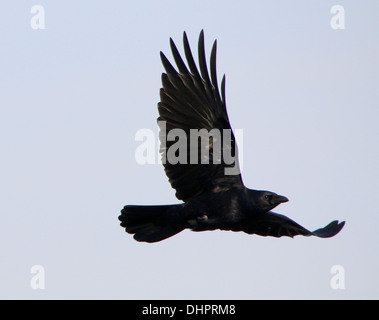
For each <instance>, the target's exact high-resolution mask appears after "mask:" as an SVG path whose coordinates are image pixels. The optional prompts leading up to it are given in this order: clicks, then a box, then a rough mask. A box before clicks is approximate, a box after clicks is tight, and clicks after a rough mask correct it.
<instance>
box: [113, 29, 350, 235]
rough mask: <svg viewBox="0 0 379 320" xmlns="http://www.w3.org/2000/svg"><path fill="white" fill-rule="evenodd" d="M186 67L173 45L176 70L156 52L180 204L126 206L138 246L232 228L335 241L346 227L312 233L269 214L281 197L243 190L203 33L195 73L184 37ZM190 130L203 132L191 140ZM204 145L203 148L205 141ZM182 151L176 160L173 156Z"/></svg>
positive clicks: (167, 149)
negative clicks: (189, 232)
mask: <svg viewBox="0 0 379 320" xmlns="http://www.w3.org/2000/svg"><path fill="white" fill-rule="evenodd" d="M183 40H184V50H185V55H186V59H187V62H188V66H189V69H188V68H187V66H186V65H185V63H184V61H183V60H182V58H181V56H180V54H179V52H178V50H177V48H176V46H175V44H174V42H173V41H172V40H171V39H170V45H171V50H172V53H173V56H174V59H175V62H176V64H177V67H178V69H179V72H177V71H176V70H175V68H174V67H173V66H172V65H171V64H170V62H169V61H168V60H167V58H166V57H165V56H164V54H163V53H161V59H162V63H163V65H164V67H165V69H166V72H167V73H164V74H162V84H163V88H162V89H161V92H160V95H161V102H159V103H158V110H159V115H160V117H159V118H158V125H159V126H160V129H161V131H160V140H161V153H162V163H163V165H164V168H165V172H166V175H167V176H168V178H169V181H170V183H171V186H172V187H173V188H174V189H176V196H177V198H178V199H180V200H183V203H181V204H174V205H158V206H136V205H127V206H125V207H124V208H123V209H122V210H121V215H120V217H119V219H120V221H121V226H122V227H124V228H125V230H126V231H127V232H128V233H131V234H134V238H135V239H136V240H137V241H145V242H157V241H161V240H163V239H166V238H168V237H171V236H173V235H175V234H177V233H179V232H181V231H182V230H184V229H190V230H192V231H207V230H216V229H220V230H231V231H243V232H246V233H248V234H258V235H261V236H273V237H281V236H289V237H293V236H296V235H304V236H317V237H321V238H328V237H332V236H334V235H335V234H337V233H338V232H339V231H340V230H341V229H342V227H343V226H344V222H341V223H338V221H333V222H331V223H330V224H328V225H327V226H326V227H324V228H321V229H318V230H315V231H313V232H311V231H309V230H307V229H305V228H303V227H302V226H300V225H299V224H297V223H296V222H294V221H293V220H291V219H289V218H288V217H286V216H283V215H280V214H277V213H274V212H272V211H271V210H272V209H273V208H275V207H276V206H278V205H279V204H280V203H283V202H287V201H288V199H287V198H286V197H283V196H280V195H278V194H276V193H273V192H270V191H260V190H252V189H248V188H246V187H245V185H244V184H243V182H242V177H241V174H240V171H239V165H238V149H237V144H236V140H235V137H234V134H233V132H232V129H231V125H230V122H229V118H228V114H227V110H226V102H225V76H224V77H223V79H222V83H221V95H220V92H219V89H218V85H217V75H216V42H215V43H214V45H213V48H212V53H211V65H210V76H209V74H208V69H207V65H206V61H205V60H206V59H205V50H204V34H203V31H202V32H201V33H200V38H199V65H200V72H199V71H198V69H197V67H196V64H195V62H194V59H193V57H192V53H191V50H190V47H189V43H188V39H187V36H186V34H185V33H184V38H183ZM194 130H198V131H199V130H200V131H199V132H200V133H201V134H199V135H198V136H196V137H195V141H197V143H193V142H194V138H193V136H192V133H193V131H194ZM204 141H205V143H203V142H204ZM178 153H179V155H178Z"/></svg>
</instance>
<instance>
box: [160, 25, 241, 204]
mask: <svg viewBox="0 0 379 320" xmlns="http://www.w3.org/2000/svg"><path fill="white" fill-rule="evenodd" d="M183 42H184V51H185V56H186V60H187V64H188V67H189V69H188V68H187V66H186V64H185V63H184V61H183V60H182V58H181V56H180V54H179V52H178V49H177V48H176V46H175V44H174V42H173V40H172V39H170V46H171V51H172V54H173V57H174V60H175V63H176V65H177V68H178V71H177V70H176V69H175V68H174V67H173V66H172V65H171V63H170V62H169V61H168V59H167V58H166V56H165V55H164V54H163V53H162V52H161V59H162V63H163V66H164V68H165V70H166V73H163V74H162V85H163V88H161V90H160V100H161V101H160V102H159V103H158V111H159V115H160V116H159V118H158V125H159V127H160V134H159V137H160V142H161V147H160V152H161V153H162V163H163V165H164V168H165V172H166V175H167V176H168V178H169V181H170V183H171V186H172V187H173V188H174V189H176V197H177V198H178V199H180V200H183V201H185V202H186V201H188V200H190V199H192V198H193V197H195V196H197V195H199V194H201V193H203V192H219V191H226V190H228V189H230V188H231V187H237V188H238V187H241V188H243V183H242V179H241V175H240V172H239V165H238V152H237V145H236V141H235V137H234V134H233V132H232V130H231V126H230V123H229V118H228V114H227V111H226V104H225V75H224V77H223V79H222V82H221V95H220V91H219V88H218V84H217V74H216V47H217V42H216V41H215V42H214V44H213V47H212V52H211V58H210V76H209V73H208V69H207V64H206V57H205V50H204V33H203V31H201V33H200V37H199V43H198V51H199V52H198V54H199V66H200V72H199V70H198V69H197V67H196V64H195V62H194V59H193V56H192V53H191V49H190V46H189V43H188V38H187V35H186V33H185V32H184V34H183ZM194 129H195V130H194ZM213 129H215V130H213ZM225 129H226V130H225ZM199 133H200V136H202V138H199V137H198V136H197V135H198V134H199ZM228 169H229V170H230V171H225V170H228Z"/></svg>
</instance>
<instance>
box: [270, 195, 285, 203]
mask: <svg viewBox="0 0 379 320" xmlns="http://www.w3.org/2000/svg"><path fill="white" fill-rule="evenodd" d="M287 201H289V200H288V198H286V197H284V196H280V195H276V196H274V197H273V198H272V199H271V202H272V204H275V205H278V204H281V203H283V202H287Z"/></svg>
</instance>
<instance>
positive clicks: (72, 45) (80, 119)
mask: <svg viewBox="0 0 379 320" xmlns="http://www.w3.org/2000/svg"><path fill="white" fill-rule="evenodd" d="M35 4H40V5H42V6H44V8H45V22H46V29H45V30H33V29H32V28H31V27H30V20H31V18H32V16H33V15H32V14H31V13H30V9H31V7H32V6H33V5H35ZM336 4H339V5H343V6H344V9H345V14H346V16H345V23H346V25H345V26H346V28H345V30H333V29H332V28H331V27H330V19H331V18H332V15H331V14H330V8H331V7H332V6H333V5H336ZM1 12H2V18H1V19H0V30H1V31H0V40H1V46H0V56H1V59H0V70H1V72H0V85H1V95H0V105H1V108H0V135H1V140H0V146H1V150H2V153H1V166H0V199H1V223H0V259H1V264H0V282H1V286H0V299H8V298H18V299H46V298H47V299H57V298H63V299H69V298H72V299H79V298H80V299H93V298H96V299H108V298H113V299H267V298H272V299H278V298H285V299H292V298H301V299H361V298H369V299H370V298H371V299H372V298H376V299H377V298H379V277H378V274H377V271H378V270H379V254H378V252H379V235H378V230H377V229H378V225H379V210H378V204H377V201H378V199H379V197H378V193H379V183H378V182H379V175H378V163H379V153H378V138H379V129H378V119H379V90H378V84H379V58H378V57H379V21H378V12H379V3H378V1H376V0H373V1H368V0H365V1H359V2H358V1H338V2H337V1H313V0H311V1H309V0H308V1H303V0H301V1H300V0H296V1H291V2H290V3H289V2H288V1H273V0H270V1H239V2H238V1H237V2H236V1H234V2H232V1H193V0H192V1H181V2H178V1H166V0H163V1H139V2H136V1H130V2H124V1H107V2H104V1H41V2H38V3H36V2H34V1H26V0H25V1H10V0H7V1H3V5H2V10H1ZM201 29H204V31H205V40H206V48H207V52H208V54H209V53H210V48H211V45H212V43H213V41H214V39H215V38H217V39H218V75H219V77H220V78H221V76H222V74H224V73H226V79H227V80H226V99H227V106H228V110H229V116H230V120H231V122H232V125H233V127H234V128H236V129H243V140H244V145H243V149H244V170H243V178H244V182H245V184H246V185H247V186H248V187H250V188H254V189H268V190H272V191H275V192H278V193H280V194H283V195H285V196H287V197H288V198H289V199H290V202H289V203H286V204H283V205H281V206H280V207H278V208H277V209H276V211H277V212H279V213H282V214H285V215H288V216H289V217H291V218H292V219H294V220H295V221H297V222H299V223H300V224H302V225H304V226H305V227H307V228H309V229H311V230H313V229H317V228H319V227H323V226H324V225H326V224H327V223H329V222H330V221H332V220H334V219H339V220H346V221H347V223H346V226H345V228H344V229H343V230H342V232H341V233H340V234H339V235H337V236H336V237H334V238H331V239H326V240H325V239H318V238H300V237H297V238H295V239H283V238H282V239H274V238H263V237H258V236H249V235H246V234H243V233H232V232H221V231H214V232H203V233H193V232H190V231H184V232H182V233H180V234H179V235H177V236H175V237H173V238H170V239H168V240H166V241H163V242H161V243H157V244H153V245H152V244H144V243H137V242H135V241H134V240H133V239H132V237H131V236H130V235H127V234H126V233H125V232H124V230H123V229H122V228H121V227H119V222H118V220H117V216H118V215H119V210H120V209H121V208H122V207H123V205H125V204H166V203H176V202H178V201H177V200H176V198H175V195H174V194H175V192H174V190H173V189H172V188H171V187H170V185H169V183H168V182H167V178H166V176H165V174H164V171H163V168H162V166H161V165H159V164H156V165H142V166H141V165H138V164H137V163H136V161H135V158H134V153H135V150H136V147H137V146H138V142H136V141H135V140H134V137H135V133H136V132H137V131H138V130H139V129H141V128H149V129H151V130H154V131H155V130H156V118H157V115H158V112H157V108H156V104H157V102H158V99H159V88H160V86H161V84H160V76H161V72H162V71H163V67H162V66H161V62H160V59H159V51H160V50H162V51H164V52H165V53H166V54H167V56H168V57H169V58H171V54H170V52H169V37H172V38H173V39H174V40H175V42H176V44H177V46H178V48H179V50H181V52H183V51H182V43H181V41H182V33H183V31H184V30H185V31H186V32H187V35H188V36H189V39H190V42H191V47H192V49H193V50H195V49H196V48H197V38H198V35H199V32H200V30H201ZM33 265H42V266H43V267H44V269H45V285H46V287H45V289H44V290H33V289H32V288H31V286H30V280H31V278H32V275H31V274H30V269H31V267H32V266H33ZM334 265H342V266H343V267H344V269H345V289H344V290H334V289H332V288H331V286H330V280H331V278H332V276H333V275H332V274H331V273H330V270H331V268H332V266H334Z"/></svg>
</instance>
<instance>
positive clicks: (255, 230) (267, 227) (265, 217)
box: [243, 211, 345, 238]
mask: <svg viewBox="0 0 379 320" xmlns="http://www.w3.org/2000/svg"><path fill="white" fill-rule="evenodd" d="M344 225H345V221H342V222H340V223H339V222H338V221H337V220H335V221H332V222H331V223H329V224H328V225H327V226H325V227H324V228H320V229H317V230H315V231H309V230H307V229H305V228H304V227H302V226H301V225H299V224H298V223H296V222H295V221H293V220H291V219H290V218H288V217H286V216H284V215H281V214H278V213H274V212H272V211H270V212H267V213H265V214H262V215H260V216H259V217H257V218H256V219H253V220H251V222H250V223H248V224H246V226H244V229H243V231H244V232H246V233H249V234H258V235H260V236H271V237H277V238H279V237H283V236H284V237H291V238H292V237H294V236H297V235H303V236H316V237H319V238H330V237H333V236H335V235H336V234H337V233H338V232H340V231H341V229H342V228H343V226H344Z"/></svg>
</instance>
